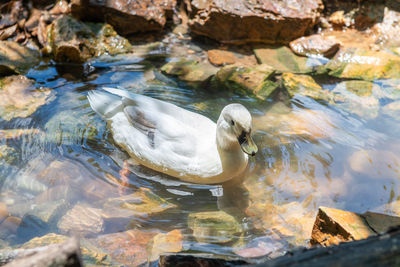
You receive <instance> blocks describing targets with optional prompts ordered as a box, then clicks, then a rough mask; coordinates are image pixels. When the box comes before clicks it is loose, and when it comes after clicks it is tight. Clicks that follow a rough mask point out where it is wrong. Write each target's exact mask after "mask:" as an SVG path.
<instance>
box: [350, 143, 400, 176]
mask: <svg viewBox="0 0 400 267" xmlns="http://www.w3.org/2000/svg"><path fill="white" fill-rule="evenodd" d="M347 160H348V162H349V166H350V168H351V170H352V171H353V172H355V173H356V174H359V175H360V174H361V175H363V176H367V177H370V178H373V179H381V178H382V179H388V178H390V179H394V180H396V179H397V178H398V172H399V170H400V158H399V157H398V156H397V155H396V154H395V153H393V152H391V151H385V150H359V151H356V152H354V153H353V154H352V155H351V156H350V157H349V158H348V159H347Z"/></svg>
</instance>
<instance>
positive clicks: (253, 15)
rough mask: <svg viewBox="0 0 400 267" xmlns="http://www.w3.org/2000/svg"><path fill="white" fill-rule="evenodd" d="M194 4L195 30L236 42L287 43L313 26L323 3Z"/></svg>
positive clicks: (275, 0)
mask: <svg viewBox="0 0 400 267" xmlns="http://www.w3.org/2000/svg"><path fill="white" fill-rule="evenodd" d="M191 6H192V8H193V10H194V17H193V18H192V20H191V22H190V28H191V30H192V32H193V33H195V34H198V35H203V36H207V37H209V38H212V39H215V40H217V41H219V42H222V43H234V44H241V43H248V42H263V43H269V44H277V43H279V44H286V43H288V42H290V41H292V40H294V39H296V38H299V37H301V36H303V35H304V34H305V32H306V31H307V30H309V29H311V28H312V27H313V26H314V25H315V23H316V22H317V20H318V18H319V16H320V11H321V9H322V7H323V5H322V1H320V0H316V1H314V0H297V1H288V0H284V1H281V0H272V1H241V0H229V1H222V0H213V1H211V0H209V1H192V3H191Z"/></svg>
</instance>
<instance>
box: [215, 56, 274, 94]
mask: <svg viewBox="0 0 400 267" xmlns="http://www.w3.org/2000/svg"><path fill="white" fill-rule="evenodd" d="M274 73H275V71H274V70H273V68H271V67H270V66H269V65H267V64H261V65H257V66H255V67H244V66H225V67H223V68H222V69H220V70H219V71H218V72H217V73H216V74H215V77H214V78H213V82H214V83H215V84H214V86H215V87H224V88H226V89H228V90H233V91H236V92H239V93H242V94H245V95H247V94H251V95H254V96H256V97H257V98H259V99H262V100H265V99H267V98H269V97H270V96H271V95H272V94H273V93H274V92H275V90H276V89H277V88H278V84H276V83H275V82H273V81H272V80H270V78H271V76H272V75H273V74H274Z"/></svg>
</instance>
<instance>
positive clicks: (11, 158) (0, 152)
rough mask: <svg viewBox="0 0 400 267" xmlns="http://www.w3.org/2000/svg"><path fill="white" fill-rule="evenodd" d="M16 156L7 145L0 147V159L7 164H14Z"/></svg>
mask: <svg viewBox="0 0 400 267" xmlns="http://www.w3.org/2000/svg"><path fill="white" fill-rule="evenodd" d="M18 156H19V155H18V153H17V152H16V151H15V149H14V148H13V147H11V146H8V145H0V159H1V160H4V161H5V162H6V163H7V164H13V163H15V162H16V160H17V157H18Z"/></svg>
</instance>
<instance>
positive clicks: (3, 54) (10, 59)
mask: <svg viewBox="0 0 400 267" xmlns="http://www.w3.org/2000/svg"><path fill="white" fill-rule="evenodd" d="M39 61H40V54H39V52H37V51H35V50H31V49H29V48H26V47H24V46H22V45H20V44H18V43H16V42H12V41H0V75H5V74H6V75H7V74H12V73H17V74H23V73H25V72H27V71H28V70H29V69H30V68H31V67H33V66H34V65H36V64H38V63H39Z"/></svg>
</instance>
